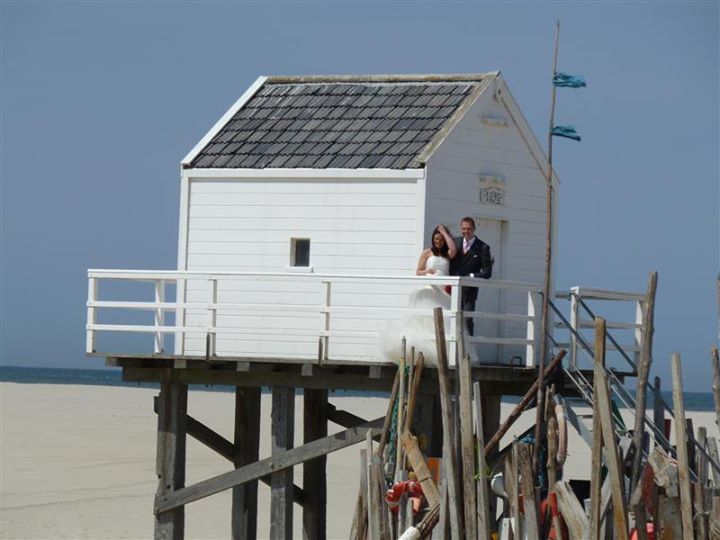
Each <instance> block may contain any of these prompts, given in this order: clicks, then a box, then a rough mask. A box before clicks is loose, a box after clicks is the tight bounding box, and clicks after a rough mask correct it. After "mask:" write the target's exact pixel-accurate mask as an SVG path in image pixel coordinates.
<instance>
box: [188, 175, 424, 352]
mask: <svg viewBox="0 0 720 540" xmlns="http://www.w3.org/2000/svg"><path fill="white" fill-rule="evenodd" d="M420 176H421V175H420ZM187 201H188V212H187V224H186V226H187V233H186V243H187V245H186V247H185V253H184V254H181V256H180V260H181V261H182V260H183V258H184V260H185V268H186V269H187V270H218V271H220V270H225V271H227V270H247V271H268V272H284V271H286V272H288V273H291V275H292V272H297V271H302V269H292V268H289V262H290V239H291V238H293V237H300V238H310V241H311V247H310V264H311V268H312V271H313V272H314V273H325V274H327V273H331V274H373V275H398V274H402V275H408V274H411V273H412V272H413V270H414V268H415V264H416V261H417V256H418V253H419V251H418V250H419V244H420V239H421V235H422V228H423V225H424V223H423V221H422V212H421V211H419V208H422V207H424V182H423V181H422V180H421V181H418V179H417V178H404V179H382V178H297V177H296V178H252V177H250V178H246V177H243V178H202V179H193V178H192V177H191V179H190V181H189V188H188V194H187ZM181 227H182V223H181ZM182 236H183V235H182V234H181V239H182ZM181 249H182V246H181ZM183 255H184V256H183ZM207 290H208V286H207V284H206V283H202V282H192V283H189V285H188V288H187V291H186V298H187V300H188V301H194V300H200V299H205V298H207V294H208V293H207ZM408 293H409V291H407V290H404V289H402V290H398V289H393V290H390V289H387V290H374V291H369V290H364V289H363V288H362V287H359V286H357V285H356V286H350V285H346V286H344V288H343V287H342V286H336V287H335V289H334V290H333V302H334V303H335V304H336V305H343V304H344V305H356V306H374V305H391V306H397V307H404V306H406V305H407V295H408ZM322 294H323V293H322V289H321V286H320V285H319V284H318V285H317V286H316V287H311V288H309V289H308V288H304V289H302V290H299V288H298V286H297V285H295V284H293V283H292V282H291V280H289V281H286V282H284V281H282V280H280V281H274V282H255V281H249V282H246V281H237V282H233V283H231V284H227V285H225V286H224V288H222V289H221V290H219V291H218V296H219V297H220V299H221V300H222V301H223V302H237V303H250V304H268V303H269V304H276V305H279V304H294V305H313V306H318V305H319V304H320V299H321V295H322ZM205 317H206V314H204V313H191V312H189V313H187V315H186V323H187V324H190V325H192V324H202V321H203V320H204V318H205ZM383 324H384V322H383V321H378V320H377V318H376V317H372V316H370V315H368V316H362V317H358V316H349V315H342V314H337V315H333V316H332V317H331V329H332V330H359V331H375V330H377V329H378V328H379V327H381V326H382V325H383ZM218 325H219V326H223V327H227V328H231V327H232V328H235V329H237V334H233V335H232V336H225V337H223V336H219V337H218V340H217V353H218V354H219V355H237V356H254V357H281V356H283V355H289V354H291V355H292V356H295V357H297V356H298V355H300V356H303V357H307V358H317V355H318V340H317V337H309V336H303V335H300V334H302V333H304V332H305V331H317V330H318V329H319V327H320V317H319V315H318V316H317V317H308V316H307V314H300V313H292V310H287V311H286V312H279V311H270V310H267V311H264V310H262V309H260V310H258V309H253V310H237V311H233V312H226V313H222V312H221V313H219V314H218ZM204 351H205V339H204V336H202V335H197V336H188V337H187V338H186V340H185V344H184V352H185V353H186V354H203V353H204ZM377 352H378V351H377V347H376V345H375V343H374V340H371V339H369V338H367V337H361V338H357V337H342V338H341V337H338V338H336V339H332V340H331V343H330V354H331V356H332V357H333V358H347V359H351V358H352V359H357V358H358V356H360V357H362V356H364V355H366V356H376V355H377Z"/></svg>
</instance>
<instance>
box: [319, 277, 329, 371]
mask: <svg viewBox="0 0 720 540" xmlns="http://www.w3.org/2000/svg"><path fill="white" fill-rule="evenodd" d="M320 286H321V288H320V289H321V290H320V292H321V295H322V298H321V300H320V306H321V308H322V309H321V310H320V354H319V358H318V360H319V362H320V363H321V364H322V363H323V362H324V361H326V360H327V359H328V349H329V346H330V336H329V332H330V299H331V296H332V281H323V282H321V283H320Z"/></svg>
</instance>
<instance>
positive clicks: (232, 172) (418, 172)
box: [183, 167, 425, 180]
mask: <svg viewBox="0 0 720 540" xmlns="http://www.w3.org/2000/svg"><path fill="white" fill-rule="evenodd" d="M183 176H185V177H187V178H190V179H192V180H217V179H219V178H231V179H237V180H241V179H250V180H256V179H258V178H304V179H316V180H327V179H332V178H359V179H364V180H372V179H375V180H383V179H410V180H412V179H418V178H424V176H425V169H409V168H408V169H336V168H333V169H305V168H303V169H299V168H298V169H283V168H282V167H279V168H273V169H184V170H183Z"/></svg>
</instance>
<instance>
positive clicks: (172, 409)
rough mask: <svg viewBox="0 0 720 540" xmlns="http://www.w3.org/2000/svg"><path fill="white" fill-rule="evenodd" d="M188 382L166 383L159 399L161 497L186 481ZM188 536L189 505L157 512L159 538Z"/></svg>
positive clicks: (179, 538)
mask: <svg viewBox="0 0 720 540" xmlns="http://www.w3.org/2000/svg"><path fill="white" fill-rule="evenodd" d="M187 396H188V388H187V385H186V384H178V383H163V384H162V385H161V387H160V396H159V399H158V432H157V460H156V470H157V476H158V488H157V497H161V496H165V495H167V494H169V493H172V492H173V491H175V490H177V489H180V488H182V487H183V486H184V485H185V445H186V439H187V437H186V433H187ZM184 536H185V508H184V507H183V506H179V507H177V508H174V509H172V510H167V511H165V512H159V513H157V514H156V515H155V538H156V540H160V539H162V540H182V538H184Z"/></svg>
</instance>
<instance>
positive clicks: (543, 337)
mask: <svg viewBox="0 0 720 540" xmlns="http://www.w3.org/2000/svg"><path fill="white" fill-rule="evenodd" d="M559 44H560V19H558V20H557V22H556V23H555V57H554V60H553V74H552V78H551V81H550V86H551V87H552V99H551V105H550V127H549V128H548V168H547V176H546V179H545V180H546V184H547V186H546V187H547V192H546V199H547V200H546V205H545V218H546V223H545V282H544V283H543V295H542V314H541V319H542V320H541V324H540V355H539V358H538V389H537V416H536V421H535V446H534V448H533V467H534V468H535V470H538V455H539V454H538V452H539V450H540V437H541V435H542V425H543V423H544V420H545V418H544V411H545V406H544V405H545V403H544V397H545V357H546V356H547V348H548V347H547V332H548V301H549V299H550V275H551V274H552V233H553V229H552V223H553V214H552V212H553V204H552V201H553V185H552V180H553V167H552V155H553V135H552V130H553V126H554V124H555V98H556V93H557V92H556V88H555V84H554V83H553V81H554V79H555V75H556V74H557V64H558V48H559Z"/></svg>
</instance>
